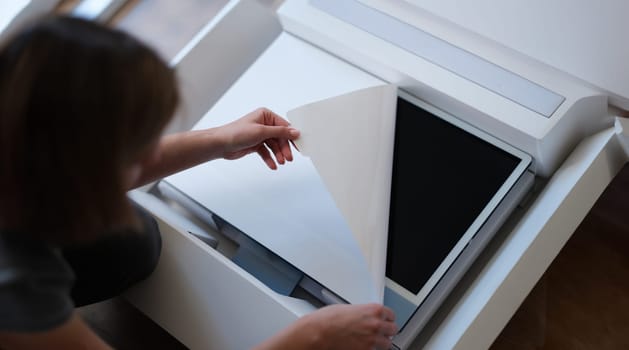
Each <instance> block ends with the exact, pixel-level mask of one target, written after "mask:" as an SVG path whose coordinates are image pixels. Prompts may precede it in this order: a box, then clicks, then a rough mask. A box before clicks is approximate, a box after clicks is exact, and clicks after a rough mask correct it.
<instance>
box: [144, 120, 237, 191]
mask: <svg viewBox="0 0 629 350" xmlns="http://www.w3.org/2000/svg"><path fill="white" fill-rule="evenodd" d="M216 130H217V129H216V128H213V129H205V130H197V131H186V132H181V133H177V134H172V135H167V136H164V137H163V138H162V139H161V140H160V143H159V145H158V146H157V147H158V150H157V156H156V157H152V158H151V159H150V160H149V161H147V162H145V163H144V164H143V165H142V174H141V176H140V178H139V179H138V180H137V182H136V183H135V186H133V187H138V186H142V185H145V184H147V183H150V182H153V181H155V180H159V179H161V178H163V177H166V176H168V175H171V174H174V173H176V172H178V171H181V170H184V169H187V168H190V167H193V166H195V165H198V164H201V163H204V162H207V161H209V160H213V159H216V158H220V157H221V156H222V151H223V150H222V147H223V145H224V142H225V141H223V140H222V139H221V138H220V136H219V133H217V132H216Z"/></svg>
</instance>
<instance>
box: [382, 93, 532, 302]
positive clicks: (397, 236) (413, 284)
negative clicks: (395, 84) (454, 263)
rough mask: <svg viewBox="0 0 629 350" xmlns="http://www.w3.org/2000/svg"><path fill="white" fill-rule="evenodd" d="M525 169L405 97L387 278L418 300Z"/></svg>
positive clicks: (396, 149)
mask: <svg viewBox="0 0 629 350" xmlns="http://www.w3.org/2000/svg"><path fill="white" fill-rule="evenodd" d="M519 162H520V159H519V158H518V157H516V156H514V155H512V154H510V153H508V152H506V151H504V150H502V149H500V148H498V147H496V146H494V145H492V144H491V143H488V142H486V141H485V140H483V139H481V138H478V137H477V136H475V135H472V134H470V133H469V132H467V131H465V130H463V129H461V128H459V127H458V126H455V125H453V124H450V123H449V122H447V121H445V120H443V119H441V118H439V117H437V116H435V115H433V114H431V113H429V112H428V111H426V110H424V109H422V108H420V107H418V106H416V105H414V104H412V103H410V102H408V101H406V100H404V99H402V98H398V102H397V115H396V125H395V146H394V156H393V172H392V184H391V186H392V187H391V205H390V215H389V238H388V246H387V266H386V275H387V277H388V278H390V279H392V280H393V281H395V282H396V283H397V284H399V285H401V286H402V287H404V288H405V289H407V290H409V291H411V292H412V293H414V294H417V293H418V292H419V290H420V289H421V288H422V286H423V285H424V284H425V283H426V282H427V281H428V279H429V278H430V276H431V275H432V274H433V273H434V272H435V270H436V269H437V267H438V266H439V265H440V264H441V262H442V261H443V260H444V259H445V258H446V256H447V255H448V253H449V252H450V250H451V249H452V248H453V247H454V246H455V245H456V243H457V242H458V241H459V239H460V238H461V236H462V235H463V234H464V233H465V232H466V231H467V229H468V228H469V227H470V225H471V224H472V223H473V222H474V220H475V219H476V218H477V216H478V215H479V214H480V212H481V211H482V210H483V209H484V208H485V206H486V205H487V204H488V203H489V201H490V200H491V198H492V197H493V196H494V195H495V194H496V192H497V191H498V189H499V188H500V187H501V186H502V185H503V183H504V182H505V181H506V180H507V178H508V177H509V176H510V175H511V173H512V172H513V171H514V169H515V168H516V167H517V165H518V164H519Z"/></svg>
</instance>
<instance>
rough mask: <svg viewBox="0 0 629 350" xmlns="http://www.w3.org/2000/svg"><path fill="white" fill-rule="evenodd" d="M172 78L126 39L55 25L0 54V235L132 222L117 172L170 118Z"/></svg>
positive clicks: (51, 234) (57, 238) (55, 234)
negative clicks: (3, 233) (12, 232)
mask: <svg viewBox="0 0 629 350" xmlns="http://www.w3.org/2000/svg"><path fill="white" fill-rule="evenodd" d="M178 100H179V95H178V90H177V83H176V77H175V73H174V72H173V70H172V69H171V68H170V67H169V66H168V65H167V64H166V63H165V62H164V61H163V60H162V59H161V58H160V57H159V56H158V55H157V54H156V53H155V52H154V51H153V50H152V49H150V48H149V47H147V46H146V45H144V44H143V43H141V42H140V41H138V40H136V39H134V38H133V37H132V36H130V35H128V34H126V33H124V32H122V31H118V30H114V29H111V28H108V27H105V26H103V25H100V24H97V23H95V22H91V21H87V20H83V19H78V18H71V17H66V16H55V17H49V18H46V19H42V20H40V21H38V22H37V23H34V24H32V25H30V26H29V27H28V28H25V29H24V30H22V31H21V32H20V33H19V34H17V35H16V36H15V37H14V38H12V39H11V40H10V41H9V42H7V43H6V45H4V47H3V48H2V49H0V164H1V167H0V227H2V228H3V229H9V230H10V231H13V230H15V229H17V230H19V231H20V232H26V233H28V234H30V235H33V236H36V237H38V238H42V239H45V240H48V241H51V242H76V241H81V240H86V239H90V238H92V237H95V236H96V235H98V234H99V232H103V231H105V230H108V229H112V228H115V226H117V225H120V223H127V222H130V221H129V220H131V221H132V212H131V209H130V204H129V202H128V200H127V198H126V191H127V190H128V189H127V188H125V179H124V177H123V172H124V169H126V167H128V166H129V165H130V164H132V163H133V162H135V161H137V160H138V158H139V157H140V156H141V155H142V154H143V153H144V152H147V151H148V149H149V148H150V146H151V145H154V144H155V142H156V141H157V140H158V137H159V135H160V133H161V132H162V130H163V129H164V127H165V125H166V124H167V123H168V121H169V120H170V118H171V117H172V115H173V114H174V112H175V109H176V106H177V104H178Z"/></svg>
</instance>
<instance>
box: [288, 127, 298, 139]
mask: <svg viewBox="0 0 629 350" xmlns="http://www.w3.org/2000/svg"><path fill="white" fill-rule="evenodd" d="M288 134H289V135H290V136H291V137H297V136H299V130H297V129H293V128H290V129H289V130H288Z"/></svg>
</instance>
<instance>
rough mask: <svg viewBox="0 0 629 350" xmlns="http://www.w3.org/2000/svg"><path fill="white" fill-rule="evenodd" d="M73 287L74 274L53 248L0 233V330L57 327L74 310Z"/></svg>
mask: <svg viewBox="0 0 629 350" xmlns="http://www.w3.org/2000/svg"><path fill="white" fill-rule="evenodd" d="M73 284H74V273H73V272H72V269H71V268H70V266H69V265H68V264H67V263H66V262H65V260H64V259H63V257H62V256H61V254H60V252H59V250H58V249H57V248H56V247H54V246H51V245H49V244H46V243H43V242H39V241H36V240H33V239H30V238H26V237H25V236H23V235H19V234H17V233H9V232H0V330H4V331H41V330H46V329H50V328H51V327H54V326H56V325H59V324H60V323H62V322H63V321H65V320H66V319H67V318H68V317H69V316H70V315H71V313H72V310H73V309H74V306H73V303H72V300H71V298H70V291H71V289H72V285H73Z"/></svg>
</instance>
